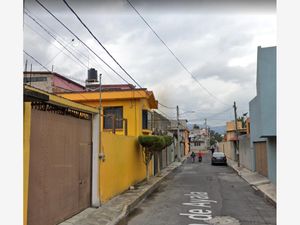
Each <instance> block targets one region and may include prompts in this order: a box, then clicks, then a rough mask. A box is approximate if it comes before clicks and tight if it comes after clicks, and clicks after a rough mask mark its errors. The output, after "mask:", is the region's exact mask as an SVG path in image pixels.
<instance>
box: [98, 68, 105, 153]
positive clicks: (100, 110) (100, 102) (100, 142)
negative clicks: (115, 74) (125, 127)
mask: <svg viewBox="0 0 300 225" xmlns="http://www.w3.org/2000/svg"><path fill="white" fill-rule="evenodd" d="M101 78H102V74H101V73H99V148H100V151H99V153H100V154H101V153H102V148H101V146H102V139H101V118H102V117H101V113H102V99H101V97H102V96H101ZM103 119H104V117H103Z"/></svg>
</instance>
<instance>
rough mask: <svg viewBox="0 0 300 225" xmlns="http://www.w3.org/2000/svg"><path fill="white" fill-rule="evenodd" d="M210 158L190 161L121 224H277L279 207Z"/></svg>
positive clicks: (168, 178)
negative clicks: (214, 163)
mask: <svg viewBox="0 0 300 225" xmlns="http://www.w3.org/2000/svg"><path fill="white" fill-rule="evenodd" d="M210 157H211V155H210V153H208V154H207V155H205V156H204V158H203V161H202V162H201V163H199V162H198V161H197V160H196V162H195V163H193V162H192V161H191V159H187V160H186V161H185V163H184V164H183V165H182V166H181V167H179V168H178V169H177V170H175V171H174V172H173V173H172V174H171V175H169V176H168V177H167V179H165V180H164V181H163V182H162V183H161V185H160V187H159V188H158V189H157V190H156V191H155V192H154V193H153V194H151V195H150V196H149V197H148V198H147V199H145V200H144V201H143V202H142V203H141V204H140V205H139V206H138V207H137V208H136V209H135V210H134V211H133V212H132V213H131V214H130V215H129V216H128V217H127V218H126V220H124V221H122V222H121V223H120V224H119V225H202V224H218V225H222V224H226V225H271V224H272V225H274V224H276V208H275V207H274V206H272V205H271V204H270V203H268V202H266V200H265V199H264V198H263V197H262V196H260V195H258V194H257V193H255V190H254V189H253V188H251V187H250V186H249V184H248V183H247V182H246V181H244V180H243V179H242V178H241V177H239V176H238V175H237V174H236V173H235V172H234V170H233V169H231V168H230V167H228V166H221V165H218V166H212V165H211V164H210Z"/></svg>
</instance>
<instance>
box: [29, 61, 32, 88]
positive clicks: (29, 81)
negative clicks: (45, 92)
mask: <svg viewBox="0 0 300 225" xmlns="http://www.w3.org/2000/svg"><path fill="white" fill-rule="evenodd" d="M31 74H32V63H31V64H30V78H29V79H30V80H29V85H30V86H31Z"/></svg>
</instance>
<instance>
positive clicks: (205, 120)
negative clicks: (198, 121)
mask: <svg viewBox="0 0 300 225" xmlns="http://www.w3.org/2000/svg"><path fill="white" fill-rule="evenodd" d="M204 125H205V130H206V135H207V138H208V139H206V147H209V140H210V137H209V132H208V126H207V119H206V118H205V119H204Z"/></svg>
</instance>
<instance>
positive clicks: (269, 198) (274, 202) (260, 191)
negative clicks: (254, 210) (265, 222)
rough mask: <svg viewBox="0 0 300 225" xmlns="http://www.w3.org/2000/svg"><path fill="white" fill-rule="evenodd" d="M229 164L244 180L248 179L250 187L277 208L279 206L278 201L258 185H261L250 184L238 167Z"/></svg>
mask: <svg viewBox="0 0 300 225" xmlns="http://www.w3.org/2000/svg"><path fill="white" fill-rule="evenodd" d="M228 166H230V167H231V168H232V169H233V170H234V171H235V172H236V173H237V174H238V175H239V177H241V178H242V179H243V180H244V181H246V182H247V183H248V184H249V185H250V187H252V188H253V189H254V191H255V192H256V193H258V194H259V195H260V196H262V197H263V198H264V199H265V200H267V201H268V202H269V203H270V204H272V205H273V206H274V207H275V208H276V207H277V202H276V201H275V200H273V199H272V198H271V197H270V196H268V195H267V194H266V193H264V192H263V191H262V190H260V188H259V187H258V186H259V185H252V184H250V183H249V182H248V181H247V180H246V179H245V178H244V177H243V176H242V175H241V173H240V171H239V170H238V169H236V168H235V167H234V166H232V164H231V163H228Z"/></svg>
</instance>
